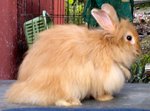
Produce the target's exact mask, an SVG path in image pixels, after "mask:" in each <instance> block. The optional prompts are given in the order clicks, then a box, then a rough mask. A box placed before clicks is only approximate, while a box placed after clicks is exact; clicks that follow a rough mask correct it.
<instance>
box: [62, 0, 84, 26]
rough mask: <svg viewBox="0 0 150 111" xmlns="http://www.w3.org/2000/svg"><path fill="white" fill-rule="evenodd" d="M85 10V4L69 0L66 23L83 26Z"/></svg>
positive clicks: (66, 8) (66, 4)
mask: <svg viewBox="0 0 150 111" xmlns="http://www.w3.org/2000/svg"><path fill="white" fill-rule="evenodd" d="M83 9H84V3H82V2H79V0H76V1H75V3H74V1H73V0H67V1H66V2H65V15H66V18H65V22H66V23H73V24H78V25H79V24H83V17H82V12H83Z"/></svg>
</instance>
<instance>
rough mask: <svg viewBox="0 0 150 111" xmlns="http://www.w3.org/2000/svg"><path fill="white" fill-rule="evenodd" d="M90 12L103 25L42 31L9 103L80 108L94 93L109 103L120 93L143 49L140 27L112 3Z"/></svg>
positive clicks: (63, 27) (10, 92)
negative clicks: (140, 39)
mask: <svg viewBox="0 0 150 111" xmlns="http://www.w3.org/2000/svg"><path fill="white" fill-rule="evenodd" d="M91 14H92V16H93V17H94V18H95V20H96V21H97V23H98V24H99V25H100V26H101V28H96V29H88V28H87V27H84V26H77V25H73V24H70V25H69V24H64V25H54V26H53V27H51V28H50V29H48V30H45V31H43V32H40V33H39V34H38V39H37V40H36V41H35V43H34V44H33V45H32V47H31V48H30V49H29V50H28V51H27V55H26V56H25V58H24V60H23V62H22V64H21V65H20V67H19V72H18V79H17V81H16V82H15V83H14V84H13V85H12V86H11V87H10V89H9V90H8V91H7V92H6V95H5V97H6V100H7V101H9V102H12V103H20V104H31V105H39V106H49V105H56V106H76V105H82V103H81V101H82V100H83V99H85V98H87V97H90V96H91V97H93V98H94V99H95V100H97V101H109V100H112V99H113V98H114V94H116V93H119V91H120V90H121V88H122V87H123V85H124V83H125V80H126V79H129V78H130V75H131V74H130V71H129V68H130V66H131V64H132V63H133V62H134V61H135V60H136V58H137V57H138V56H139V55H140V53H141V48H140V45H139V37H138V34H137V31H136V29H135V27H134V26H133V25H132V23H130V22H129V21H128V20H125V19H120V20H119V19H118V17H117V14H116V11H115V9H114V8H113V7H112V6H111V5H110V4H108V3H105V4H103V5H102V7H101V9H92V10H91Z"/></svg>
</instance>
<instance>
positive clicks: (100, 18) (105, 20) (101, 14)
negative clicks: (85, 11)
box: [91, 9, 115, 32]
mask: <svg viewBox="0 0 150 111" xmlns="http://www.w3.org/2000/svg"><path fill="white" fill-rule="evenodd" d="M91 14H92V15H93V17H94V18H95V20H96V21H97V23H98V24H99V25H100V26H101V27H102V28H103V29H104V30H107V31H109V32H113V31H114V30H115V24H114V23H113V21H112V20H111V18H110V16H109V15H108V14H107V13H106V12H105V11H103V10H98V9H92V11H91Z"/></svg>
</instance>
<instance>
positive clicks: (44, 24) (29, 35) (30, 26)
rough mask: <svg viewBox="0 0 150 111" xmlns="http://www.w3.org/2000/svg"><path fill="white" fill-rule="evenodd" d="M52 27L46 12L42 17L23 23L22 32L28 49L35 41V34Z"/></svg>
mask: <svg viewBox="0 0 150 111" xmlns="http://www.w3.org/2000/svg"><path fill="white" fill-rule="evenodd" d="M51 25H52V21H51V18H50V16H49V15H48V13H47V12H46V11H43V13H42V15H41V16H39V17H36V18H33V19H32V20H29V21H27V22H25V23H24V31H25V36H26V40H27V44H28V47H29V48H30V47H31V46H32V44H33V43H34V41H35V40H36V39H37V36H36V35H37V34H38V33H39V32H41V31H43V30H46V29H48V28H49V27H50V26H51Z"/></svg>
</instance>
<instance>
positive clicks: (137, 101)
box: [0, 80, 150, 110]
mask: <svg viewBox="0 0 150 111" xmlns="http://www.w3.org/2000/svg"><path fill="white" fill-rule="evenodd" d="M13 82H14V81H4V80H0V110H3V109H11V108H23V107H38V106H31V105H19V104H11V103H8V102H6V101H5V99H4V94H5V92H6V90H7V89H8V88H9V86H10V85H11V84H12V83H13ZM49 107H54V106H49ZM80 107H83V108H91V107H93V108H99V109H100V108H138V109H149V110H150V84H126V85H125V86H124V88H123V89H122V90H121V92H120V93H119V94H117V95H116V97H115V99H113V100H112V101H109V102H98V101H96V100H84V101H83V105H82V106H80Z"/></svg>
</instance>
